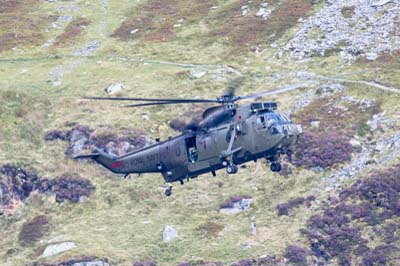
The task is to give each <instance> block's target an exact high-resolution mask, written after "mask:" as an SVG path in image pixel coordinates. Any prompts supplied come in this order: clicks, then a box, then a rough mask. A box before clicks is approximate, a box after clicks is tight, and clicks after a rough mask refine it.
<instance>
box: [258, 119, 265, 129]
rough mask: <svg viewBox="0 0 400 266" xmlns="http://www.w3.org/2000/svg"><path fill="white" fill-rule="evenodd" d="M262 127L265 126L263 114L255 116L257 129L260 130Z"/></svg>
mask: <svg viewBox="0 0 400 266" xmlns="http://www.w3.org/2000/svg"><path fill="white" fill-rule="evenodd" d="M263 128H266V125H265V117H264V116H258V117H257V129H258V130H261V129H263Z"/></svg>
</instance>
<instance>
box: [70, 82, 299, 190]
mask: <svg viewBox="0 0 400 266" xmlns="http://www.w3.org/2000/svg"><path fill="white" fill-rule="evenodd" d="M299 86H301V85H299ZM283 91H285V88H280V89H277V90H274V91H264V92H261V93H257V94H252V95H248V96H235V94H234V89H231V90H229V91H227V92H226V93H224V94H223V95H222V96H220V97H217V98H216V99H157V98H125V97H84V99H90V100H107V101H140V102H141V103H135V104H129V105H125V107H143V106H155V105H170V104H187V103H189V104H190V103H191V104H193V103H217V104H218V105H216V106H213V107H210V108H208V109H207V110H205V111H204V113H203V115H202V118H203V119H202V121H201V122H199V123H198V124H191V125H189V126H188V127H187V129H186V130H185V131H184V132H183V133H182V134H181V135H179V136H175V137H170V138H168V139H167V140H165V141H159V140H157V142H156V143H155V144H152V145H150V146H147V147H144V148H142V149H139V150H136V151H133V152H130V153H128V154H125V155H123V156H115V155H111V154H109V153H107V152H106V151H104V150H102V149H100V148H96V149H95V150H94V151H93V152H92V153H91V154H87V155H79V156H77V157H75V159H82V158H86V159H88V158H89V159H93V160H94V161H96V162H97V163H99V164H101V165H102V166H104V167H105V168H107V169H108V170H110V171H112V172H114V173H117V174H124V175H125V177H126V176H128V175H129V174H131V173H137V174H142V173H161V175H162V176H163V178H164V180H165V182H166V184H167V186H166V189H165V195H166V196H170V195H171V193H172V185H171V183H172V182H176V181H179V182H180V183H181V184H184V181H185V180H187V181H189V179H191V178H196V177H197V176H199V175H201V174H205V173H208V172H211V173H212V175H213V176H216V171H217V170H219V169H222V168H225V169H226V172H227V173H228V174H235V173H237V172H238V165H240V164H243V163H245V162H248V161H257V159H260V158H265V159H266V160H267V162H269V163H270V169H271V171H273V172H279V171H280V170H281V168H282V167H281V164H280V162H279V158H280V156H281V155H284V154H286V155H287V156H288V157H289V158H290V156H291V152H292V151H291V146H292V145H293V144H295V143H296V142H297V140H298V137H299V135H300V134H301V133H302V128H301V126H300V125H296V124H293V123H292V122H291V121H290V120H289V118H288V117H287V116H285V115H284V114H282V113H278V112H277V103H276V102H259V101H256V102H251V103H248V104H243V105H239V104H238V103H237V102H238V101H241V100H249V99H257V98H260V97H262V96H265V95H268V94H272V93H276V92H278V93H279V92H283Z"/></svg>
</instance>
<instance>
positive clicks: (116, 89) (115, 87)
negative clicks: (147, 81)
mask: <svg viewBox="0 0 400 266" xmlns="http://www.w3.org/2000/svg"><path fill="white" fill-rule="evenodd" d="M123 89H124V85H123V84H122V83H121V82H118V83H114V84H111V85H110V86H108V87H107V88H106V89H105V91H106V92H107V93H108V95H113V94H117V93H120V92H122V90H123Z"/></svg>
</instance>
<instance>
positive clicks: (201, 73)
mask: <svg viewBox="0 0 400 266" xmlns="http://www.w3.org/2000/svg"><path fill="white" fill-rule="evenodd" d="M206 74H207V72H206V71H204V70H198V69H193V70H192V71H191V72H190V79H199V78H202V77H204V76H205V75H206Z"/></svg>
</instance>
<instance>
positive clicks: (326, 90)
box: [315, 83, 345, 96]
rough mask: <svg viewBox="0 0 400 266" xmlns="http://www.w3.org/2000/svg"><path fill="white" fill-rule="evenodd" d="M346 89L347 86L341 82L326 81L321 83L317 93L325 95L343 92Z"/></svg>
mask: <svg viewBox="0 0 400 266" xmlns="http://www.w3.org/2000/svg"><path fill="white" fill-rule="evenodd" d="M344 90H345V87H344V86H343V85H342V84H340V83H326V84H323V85H321V86H320V87H319V88H318V89H317V90H316V92H315V93H316V94H320V95H323V96H325V95H327V94H328V95H329V94H333V93H337V92H341V91H344Z"/></svg>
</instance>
